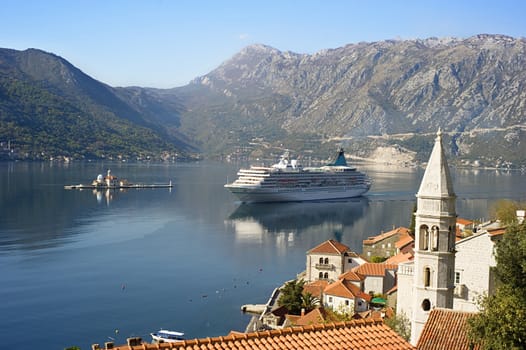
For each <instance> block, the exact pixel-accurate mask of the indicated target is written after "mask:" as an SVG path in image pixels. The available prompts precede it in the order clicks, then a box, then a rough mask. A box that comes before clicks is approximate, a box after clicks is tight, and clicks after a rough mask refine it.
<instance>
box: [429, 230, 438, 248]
mask: <svg viewBox="0 0 526 350" xmlns="http://www.w3.org/2000/svg"><path fill="white" fill-rule="evenodd" d="M438 231H439V230H438V226H433V228H432V229H431V249H432V250H438Z"/></svg>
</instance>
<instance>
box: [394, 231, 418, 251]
mask: <svg viewBox="0 0 526 350" xmlns="http://www.w3.org/2000/svg"><path fill="white" fill-rule="evenodd" d="M414 241H415V239H414V238H413V237H411V236H410V235H409V234H407V235H404V236H401V237H400V239H399V240H398V242H396V243H395V247H396V248H398V249H402V248H403V247H405V246H406V245H408V244H411V243H413V242H414Z"/></svg>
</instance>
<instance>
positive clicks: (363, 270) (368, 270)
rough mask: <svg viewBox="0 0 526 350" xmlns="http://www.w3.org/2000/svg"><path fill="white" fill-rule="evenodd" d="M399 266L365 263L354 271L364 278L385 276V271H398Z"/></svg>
mask: <svg viewBox="0 0 526 350" xmlns="http://www.w3.org/2000/svg"><path fill="white" fill-rule="evenodd" d="M397 268H398V266H396V265H394V264H384V263H365V264H363V265H360V266H356V267H355V268H354V269H352V271H354V272H356V273H359V274H360V275H364V276H385V270H396V269H397Z"/></svg>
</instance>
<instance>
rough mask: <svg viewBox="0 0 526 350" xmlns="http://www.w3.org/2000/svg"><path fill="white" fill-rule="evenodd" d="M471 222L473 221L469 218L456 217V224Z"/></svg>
mask: <svg viewBox="0 0 526 350" xmlns="http://www.w3.org/2000/svg"><path fill="white" fill-rule="evenodd" d="M472 223H473V221H471V220H468V219H463V218H457V224H460V225H471V224H472Z"/></svg>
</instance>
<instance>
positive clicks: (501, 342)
mask: <svg viewBox="0 0 526 350" xmlns="http://www.w3.org/2000/svg"><path fill="white" fill-rule="evenodd" d="M495 258H496V261H497V265H496V267H495V269H494V272H495V276H496V277H497V282H498V286H497V289H496V292H495V294H494V295H491V296H485V297H483V298H482V301H481V304H480V306H481V312H480V313H478V314H476V315H475V316H474V317H472V318H470V319H469V320H468V324H469V337H470V338H471V340H472V341H473V342H474V343H478V344H481V345H482V347H483V349H525V348H526V300H525V296H526V223H523V224H522V225H512V226H510V227H508V229H507V231H506V233H505V234H504V236H503V238H502V240H501V241H500V242H497V244H496V251H495Z"/></svg>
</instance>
